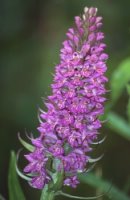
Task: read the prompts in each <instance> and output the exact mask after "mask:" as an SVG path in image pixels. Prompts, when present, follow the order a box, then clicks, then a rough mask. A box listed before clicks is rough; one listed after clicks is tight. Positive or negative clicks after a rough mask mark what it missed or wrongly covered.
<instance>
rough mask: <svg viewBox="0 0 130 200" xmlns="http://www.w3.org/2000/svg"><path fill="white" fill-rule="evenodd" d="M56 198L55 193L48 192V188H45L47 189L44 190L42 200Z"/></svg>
mask: <svg viewBox="0 0 130 200" xmlns="http://www.w3.org/2000/svg"><path fill="white" fill-rule="evenodd" d="M54 198H55V193H54V191H50V190H48V187H46V186H45V188H44V189H43V190H42V194H41V198H40V200H54Z"/></svg>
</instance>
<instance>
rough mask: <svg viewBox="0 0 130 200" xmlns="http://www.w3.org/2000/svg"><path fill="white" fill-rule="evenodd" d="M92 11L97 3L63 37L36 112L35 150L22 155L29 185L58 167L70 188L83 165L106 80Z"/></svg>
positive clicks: (47, 177) (97, 22)
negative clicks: (40, 107) (49, 91)
mask: <svg viewBox="0 0 130 200" xmlns="http://www.w3.org/2000/svg"><path fill="white" fill-rule="evenodd" d="M96 14H97V8H87V7H86V8H85V9H84V14H83V16H82V18H80V17H78V16H77V17H75V27H74V28H70V29H69V30H68V33H67V34H66V35H67V40H65V41H64V42H63V48H62V49H61V54H60V58H61V62H60V64H59V65H57V66H56V68H55V75H54V82H53V84H52V85H51V88H52V95H51V96H49V97H48V100H47V102H46V103H45V104H46V107H47V112H44V111H41V113H40V118H41V120H40V126H39V127H38V130H39V132H40V135H39V137H38V138H36V139H34V138H32V139H31V141H32V144H33V146H34V147H35V150H34V152H32V153H30V154H28V155H25V157H26V159H27V160H28V161H29V164H28V165H27V166H26V167H25V169H24V172H25V173H31V174H32V179H31V181H30V184H31V185H32V186H33V187H35V188H38V189H42V188H44V186H45V184H47V183H49V181H51V179H52V178H51V175H50V174H49V171H51V170H55V171H57V170H59V171H60V170H63V171H64V185H68V186H72V187H76V186H77V184H78V183H79V181H78V179H77V174H78V173H81V172H84V171H85V170H86V168H87V163H88V159H89V157H88V153H87V152H89V151H90V150H91V143H92V142H93V141H94V140H95V139H97V136H98V129H99V128H100V127H101V122H100V120H99V116H100V115H102V114H103V112H104V106H103V103H104V101H105V98H104V97H103V95H104V94H105V93H106V90H105V87H104V84H105V82H106V81H107V78H106V77H105V76H104V73H105V72H106V70H107V66H106V60H107V58H108V56H107V54H105V53H104V49H105V47H106V45H105V44H104V43H103V42H102V40H103V39H104V34H103V33H102V32H100V28H101V26H102V22H101V21H102V17H97V16H96ZM50 160H51V162H52V164H51V165H50V164H48V163H49V161H50ZM57 161H58V162H57ZM54 163H58V164H54ZM48 166H49V168H50V169H49V170H48Z"/></svg>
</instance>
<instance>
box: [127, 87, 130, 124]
mask: <svg viewBox="0 0 130 200" xmlns="http://www.w3.org/2000/svg"><path fill="white" fill-rule="evenodd" d="M127 93H128V95H129V100H128V105H127V116H128V121H129V123H130V84H127Z"/></svg>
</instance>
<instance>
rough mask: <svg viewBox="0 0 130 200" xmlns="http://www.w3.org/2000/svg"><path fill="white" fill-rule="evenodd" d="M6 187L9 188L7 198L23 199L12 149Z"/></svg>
mask: <svg viewBox="0 0 130 200" xmlns="http://www.w3.org/2000/svg"><path fill="white" fill-rule="evenodd" d="M8 188H9V200H15V199H18V200H25V196H24V194H23V192H22V189H21V186H20V183H19V180H18V177H17V173H16V155H15V153H14V151H12V152H11V159H10V166H9V175H8Z"/></svg>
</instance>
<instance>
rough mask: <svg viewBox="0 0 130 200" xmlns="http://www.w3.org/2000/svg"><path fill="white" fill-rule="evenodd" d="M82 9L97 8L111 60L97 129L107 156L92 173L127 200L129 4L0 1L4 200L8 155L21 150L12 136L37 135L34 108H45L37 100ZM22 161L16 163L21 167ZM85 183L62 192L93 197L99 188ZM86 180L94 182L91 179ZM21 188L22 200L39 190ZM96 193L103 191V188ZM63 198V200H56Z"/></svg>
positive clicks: (129, 183)
mask: <svg viewBox="0 0 130 200" xmlns="http://www.w3.org/2000/svg"><path fill="white" fill-rule="evenodd" d="M86 5H87V6H97V7H98V8H99V14H100V15H102V16H103V18H104V27H103V30H104V32H105V35H106V40H105V42H106V43H107V46H108V47H107V53H108V54H109V56H110V59H109V62H108V72H107V76H108V77H109V80H110V81H109V83H108V85H107V88H108V90H110V92H109V93H108V95H107V98H108V101H107V103H106V113H105V119H108V121H107V122H106V123H104V126H103V128H102V130H101V132H102V133H103V134H105V135H107V136H108V137H107V140H106V141H105V143H104V145H101V147H100V148H101V151H105V152H106V153H105V156H104V158H103V159H102V161H100V162H99V164H97V165H96V167H95V173H96V171H97V169H98V168H99V167H100V168H101V170H102V176H103V177H104V178H105V180H107V179H108V180H111V179H112V181H113V184H114V185H116V187H117V188H119V190H120V192H121V191H122V193H123V190H124V192H126V193H127V195H128V196H130V159H129V156H128V155H129V154H130V141H129V139H130V128H129V126H130V89H129V83H130V82H129V81H130V53H129V52H130V21H129V19H130V12H129V8H130V1H129V0H124V1H122V0H71V1H70V0H44V1H43V0H26V1H25V0H17V1H10V0H3V1H0V29H1V31H0V43H1V45H0V85H1V98H0V110H1V112H0V120H1V126H0V127H1V130H0V133H1V151H0V180H1V181H0V193H1V194H2V195H3V196H5V197H6V198H7V199H8V192H7V171H8V168H9V163H8V162H9V155H10V150H11V149H14V150H16V151H17V150H18V149H19V148H20V144H19V141H18V138H17V133H18V132H20V133H21V135H22V138H25V127H26V128H27V132H32V133H33V134H37V130H36V127H37V126H38V120H37V112H38V111H37V110H38V107H39V106H40V107H44V105H43V102H42V100H41V97H43V98H46V97H47V95H48V94H49V93H50V84H51V82H52V74H53V72H54V66H55V64H56V63H58V60H59V57H58V54H59V49H60V47H61V42H62V41H63V40H64V38H65V32H66V30H67V29H68V28H69V27H70V26H71V25H72V24H73V23H72V20H73V17H74V16H75V15H78V14H80V13H81V12H82V10H83V7H84V6H86ZM43 101H44V99H43ZM96 151H97V150H96ZM97 152H98V151H97ZM24 162H25V161H24V160H22V161H21V166H24V164H25V163H24ZM84 179H85V177H84ZM88 179H89V176H88ZM88 179H87V178H86V182H87V184H88V185H86V184H85V185H84V184H81V186H79V188H78V189H77V190H76V191H75V190H71V189H70V188H65V190H66V191H68V192H70V193H76V194H77V195H82V196H92V195H91V194H95V192H96V193H97V191H98V187H99V184H97V185H96V190H95V189H93V188H91V187H90V186H89V185H91V186H94V185H92V183H90V182H89V181H87V180H88ZM91 180H95V184H96V183H98V180H97V181H96V179H95V177H93V178H92V177H91ZM20 182H21V179H20ZM21 183H22V187H23V189H24V191H25V194H26V197H27V199H32V198H33V199H38V197H39V192H38V191H36V190H33V189H31V188H30V187H29V186H28V184H27V183H26V182H25V181H22V182H21ZM94 187H95V186H94ZM100 189H102V191H103V186H100ZM113 189H114V188H113ZM88 194H90V195H88ZM115 195H116V194H115ZM124 195H125V194H124ZM0 198H1V199H2V197H0ZM62 199H67V198H62V197H60V200H62ZM101 199H108V197H106V196H104V197H102V198H101Z"/></svg>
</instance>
